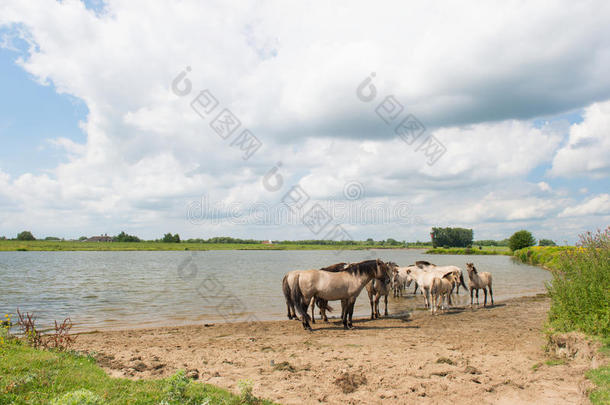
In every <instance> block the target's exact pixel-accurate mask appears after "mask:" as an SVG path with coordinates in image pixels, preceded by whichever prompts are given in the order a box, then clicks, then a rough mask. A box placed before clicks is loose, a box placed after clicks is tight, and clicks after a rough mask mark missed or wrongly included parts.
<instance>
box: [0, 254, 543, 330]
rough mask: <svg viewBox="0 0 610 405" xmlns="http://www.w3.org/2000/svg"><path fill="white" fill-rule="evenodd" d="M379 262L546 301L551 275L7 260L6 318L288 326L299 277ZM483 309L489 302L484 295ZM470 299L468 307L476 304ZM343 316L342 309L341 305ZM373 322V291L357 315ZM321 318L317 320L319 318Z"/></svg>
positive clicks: (197, 260)
mask: <svg viewBox="0 0 610 405" xmlns="http://www.w3.org/2000/svg"><path fill="white" fill-rule="evenodd" d="M372 257H379V258H380V259H382V260H386V261H387V260H391V261H395V262H396V263H398V264H399V265H401V266H405V265H408V264H411V263H413V262H415V261H416V260H428V261H430V262H433V263H435V264H437V265H445V264H453V265H457V266H459V267H461V268H462V269H463V270H464V273H465V278H466V283H467V284H468V280H467V278H468V276H467V273H466V270H465V269H466V265H465V264H466V262H474V263H475V265H476V266H477V269H478V270H479V271H488V272H490V273H492V274H493V278H494V298H495V300H496V302H498V301H501V300H503V299H507V298H511V297H517V296H524V295H534V294H537V293H540V292H544V291H545V288H544V283H545V281H548V280H549V279H550V274H549V273H548V272H547V271H545V270H542V269H540V268H538V267H533V266H528V265H524V264H520V263H517V262H515V261H513V260H512V259H511V258H510V257H509V256H453V255H426V254H424V251H419V250H374V251H350V250H346V251H321V250H311V251H245V250H241V251H240V250H237V251H226V250H225V251H202V252H0V276H1V278H0V315H2V316H3V315H4V314H5V313H9V314H13V315H14V314H15V312H16V309H17V308H19V309H20V310H21V311H22V312H24V311H29V312H34V313H35V314H36V316H37V318H38V322H39V324H40V325H41V326H45V325H49V324H51V323H52V320H53V319H57V320H62V319H63V318H65V317H68V316H69V317H71V319H72V321H73V322H74V324H75V328H74V329H75V330H79V331H85V330H93V329H101V328H105V329H109V328H129V327H145V326H161V325H182V324H193V323H202V322H222V321H245V320H257V319H258V320H274V319H286V305H285V302H284V297H283V294H282V289H281V280H282V277H283V275H284V273H286V272H287V271H289V270H294V269H310V268H319V267H322V266H326V265H330V264H333V263H337V262H357V261H361V260H365V259H370V258H372ZM411 292H412V288H409V294H408V295H406V296H405V297H403V298H396V299H395V298H392V297H390V300H389V312H390V314H397V313H405V312H408V311H412V310H413V309H414V308H416V307H422V305H423V299H422V297H421V295H419V294H418V295H412V294H410V293H411ZM480 298H481V304H482V298H483V296H482V293H481V294H480ZM468 300H469V298H467V294H466V293H461V295H460V297H459V299H458V304H465V303H467V302H468ZM331 305H332V306H333V307H334V308H336V311H335V312H334V315H336V313H337V312H339V311H340V307H341V305H340V303H339V302H336V303H331ZM368 314H370V309H369V304H368V297H367V295H366V290H363V292H362V293H361V295H360V297H359V299H358V301H357V305H356V309H355V312H354V316H362V315H368ZM316 316H317V315H316Z"/></svg>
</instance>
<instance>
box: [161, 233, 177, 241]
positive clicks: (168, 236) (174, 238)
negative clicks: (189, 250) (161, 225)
mask: <svg viewBox="0 0 610 405" xmlns="http://www.w3.org/2000/svg"><path fill="white" fill-rule="evenodd" d="M161 241H162V242H164V243H180V235H178V234H175V235H172V234H171V233H166V234H165V235H163V239H161Z"/></svg>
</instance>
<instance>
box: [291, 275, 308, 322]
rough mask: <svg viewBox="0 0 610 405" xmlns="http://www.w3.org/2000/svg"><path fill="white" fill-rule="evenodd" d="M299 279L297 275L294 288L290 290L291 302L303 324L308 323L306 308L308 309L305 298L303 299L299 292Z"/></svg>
mask: <svg viewBox="0 0 610 405" xmlns="http://www.w3.org/2000/svg"><path fill="white" fill-rule="evenodd" d="M299 277H300V274H297V275H296V277H295V278H294V288H293V289H292V301H293V302H294V304H295V307H296V309H297V311H299V314H300V315H301V317H302V318H301V319H303V321H304V322H305V321H306V322H309V314H308V313H307V307H309V302H306V301H305V297H303V293H302V292H301V286H300V285H299Z"/></svg>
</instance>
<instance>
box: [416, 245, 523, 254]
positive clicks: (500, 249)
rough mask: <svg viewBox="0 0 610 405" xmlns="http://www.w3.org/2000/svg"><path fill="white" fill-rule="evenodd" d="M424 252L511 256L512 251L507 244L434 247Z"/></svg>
mask: <svg viewBox="0 0 610 405" xmlns="http://www.w3.org/2000/svg"><path fill="white" fill-rule="evenodd" d="M426 254H430V255H506V256H511V255H512V252H511V251H510V249H509V248H508V246H484V247H481V248H480V249H479V248H478V247H472V248H434V249H428V250H427V251H426Z"/></svg>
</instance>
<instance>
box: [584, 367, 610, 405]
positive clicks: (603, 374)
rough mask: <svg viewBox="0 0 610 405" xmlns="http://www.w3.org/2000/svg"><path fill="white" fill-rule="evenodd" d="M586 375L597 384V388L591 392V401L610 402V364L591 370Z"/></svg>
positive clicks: (600, 404) (595, 404)
mask: <svg viewBox="0 0 610 405" xmlns="http://www.w3.org/2000/svg"><path fill="white" fill-rule="evenodd" d="M585 376H586V377H587V378H588V379H589V380H591V381H592V382H593V383H594V384H595V385H597V388H596V389H595V390H593V391H592V392H591V393H590V394H589V399H590V400H591V402H592V403H593V404H594V405H602V404H603V405H607V404H610V366H603V367H600V368H596V369H594V370H589V371H587V373H586V374H585Z"/></svg>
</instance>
